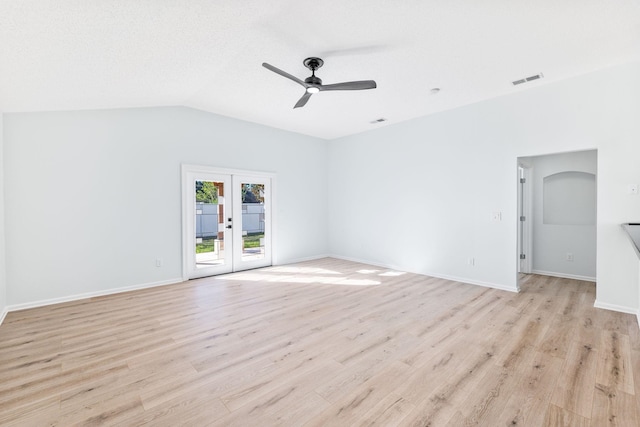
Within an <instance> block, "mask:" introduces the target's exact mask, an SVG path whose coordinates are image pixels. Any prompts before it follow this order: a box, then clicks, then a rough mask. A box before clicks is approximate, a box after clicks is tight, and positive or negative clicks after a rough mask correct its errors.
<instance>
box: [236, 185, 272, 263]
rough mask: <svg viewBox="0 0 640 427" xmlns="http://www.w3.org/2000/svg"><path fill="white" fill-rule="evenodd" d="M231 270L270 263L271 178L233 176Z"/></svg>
mask: <svg viewBox="0 0 640 427" xmlns="http://www.w3.org/2000/svg"><path fill="white" fill-rule="evenodd" d="M233 186H234V218H235V224H234V228H235V230H234V248H235V253H234V258H233V269H234V271H240V270H246V269H249V268H257V267H264V266H268V265H271V216H270V214H271V212H270V204H271V180H270V178H265V177H259V176H239V175H234V176H233Z"/></svg>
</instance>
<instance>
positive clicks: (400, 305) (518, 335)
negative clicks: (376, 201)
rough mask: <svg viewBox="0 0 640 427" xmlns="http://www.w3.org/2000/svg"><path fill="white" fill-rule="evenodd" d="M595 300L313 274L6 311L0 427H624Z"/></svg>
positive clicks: (619, 383)
mask: <svg viewBox="0 0 640 427" xmlns="http://www.w3.org/2000/svg"><path fill="white" fill-rule="evenodd" d="M88 280H90V279H88ZM594 296H595V286H594V284H592V283H588V282H579V281H575V280H567V279H557V278H550V277H544V276H533V275H532V276H528V277H527V278H526V279H525V283H523V285H522V292H521V293H519V294H514V293H509V292H504V291H498V290H494V289H487V288H482V287H477V286H471V285H466V284H462V283H456V282H451V281H447V280H441V279H435V278H430V277H425V276H419V275H414V274H401V273H398V272H393V271H389V270H385V269H380V268H377V267H372V266H367V265H363V264H357V263H352V262H347V261H340V260H335V259H322V260H317V261H312V262H306V263H300V264H295V265H290V266H282V267H271V268H266V269H261V270H254V271H249V272H244V273H238V274H234V275H227V276H219V277H212V278H206V279H200V280H194V281H190V282H187V283H181V284H176V285H170V286H164V287H159V288H153V289H147V290H142V291H135V292H128V293H122V294H117V295H111V296H106V297H100V298H92V299H89V300H83V301H77V302H71V303H65V304H59V305H53V306H47V307H42V308H37V309H32V310H25V311H20V312H12V313H9V314H8V316H7V318H6V320H5V322H4V324H2V325H1V326H0V379H1V381H0V424H1V425H20V426H44V425H60V426H69V425H123V426H135V425H143V424H148V425H153V426H177V425H190V426H201V425H214V426H233V425H236V426H270V425H286V426H290V425H291V426H302V425H304V426H331V425H335V426H359V425H363V426H364V425H380V426H394V425H410V426H444V425H452V426H464V425H483V426H546V425H549V426H574V425H575V426H592V427H600V426H608V425H617V426H638V425H639V421H640V404H639V402H640V399H638V396H640V333H639V330H638V325H637V323H636V319H635V317H634V316H632V315H626V314H621V313H614V312H611V311H606V310H599V309H595V308H594V307H593V303H594Z"/></svg>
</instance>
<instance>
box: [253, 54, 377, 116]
mask: <svg viewBox="0 0 640 427" xmlns="http://www.w3.org/2000/svg"><path fill="white" fill-rule="evenodd" d="M302 63H303V64H304V66H305V67H307V68H308V69H310V70H311V75H310V76H309V77H307V78H306V79H304V81H303V80H300V79H299V78H297V77H295V76H293V75H291V74H289V73H287V72H286V71H283V70H281V69H279V68H277V67H274V66H273V65H271V64H267V63H266V62H263V63H262V66H263V67H264V68H266V69H267V70H270V71H273V72H274V73H276V74H280V75H281V76H283V77H286V78H288V79H289V80H292V81H294V82H296V83H298V84H299V85H301V86H302V87H304V89H305V93H304V95H302V98H300V99H299V100H298V102H297V103H296V105H295V106H294V107H293V108H300V107H304V106H305V104H306V103H307V101H309V98H311V95H313V94H314V93H318V92H321V91H322V92H324V91H330V90H364V89H375V88H376V87H377V85H376V82H375V81H373V80H358V81H354V82H343V83H334V84H330V85H323V84H322V79H320V77H317V76H316V70H317V69H318V68H320V67H322V65H324V61H323V60H322V59H320V58H316V57H315V56H312V57H310V58H307V59H305V60H304V61H302Z"/></svg>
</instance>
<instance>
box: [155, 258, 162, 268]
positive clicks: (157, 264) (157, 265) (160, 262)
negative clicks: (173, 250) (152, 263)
mask: <svg viewBox="0 0 640 427" xmlns="http://www.w3.org/2000/svg"><path fill="white" fill-rule="evenodd" d="M156 267H162V258H156Z"/></svg>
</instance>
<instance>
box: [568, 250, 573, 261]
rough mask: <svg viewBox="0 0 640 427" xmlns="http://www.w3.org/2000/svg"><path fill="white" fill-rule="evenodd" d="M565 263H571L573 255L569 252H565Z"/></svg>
mask: <svg viewBox="0 0 640 427" xmlns="http://www.w3.org/2000/svg"><path fill="white" fill-rule="evenodd" d="M567 261H569V262H573V254H572V253H571V252H567Z"/></svg>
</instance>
